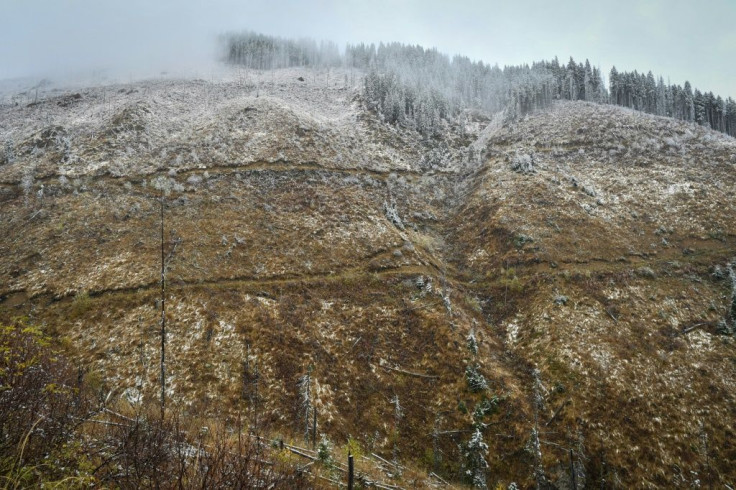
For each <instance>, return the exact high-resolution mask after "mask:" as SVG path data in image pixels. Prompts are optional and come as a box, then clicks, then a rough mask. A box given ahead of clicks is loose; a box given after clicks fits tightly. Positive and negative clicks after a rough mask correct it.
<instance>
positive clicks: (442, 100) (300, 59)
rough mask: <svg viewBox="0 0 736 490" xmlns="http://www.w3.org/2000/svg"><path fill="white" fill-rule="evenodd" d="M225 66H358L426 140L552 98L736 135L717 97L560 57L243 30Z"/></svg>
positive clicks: (383, 104)
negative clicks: (479, 55)
mask: <svg viewBox="0 0 736 490" xmlns="http://www.w3.org/2000/svg"><path fill="white" fill-rule="evenodd" d="M221 40H222V42H223V46H224V53H225V54H224V58H225V61H226V62H228V63H231V64H235V65H239V66H243V67H245V68H248V69H256V70H270V69H277V68H289V67H312V68H348V69H349V68H354V69H360V70H363V71H365V73H366V75H365V77H364V79H363V95H364V96H365V100H366V102H367V103H368V105H369V107H370V108H371V109H373V110H375V111H376V112H377V113H378V114H380V115H381V116H382V118H383V119H384V120H385V121H387V122H389V123H391V124H397V125H400V126H403V127H410V128H414V129H416V130H417V131H419V132H420V133H422V134H423V135H425V136H432V135H434V134H436V133H437V132H438V131H439V130H440V129H441V127H442V121H452V120H453V119H454V118H455V117H457V116H458V115H459V114H461V113H462V112H463V111H467V110H480V111H484V112H489V113H497V112H499V111H506V117H507V118H508V119H515V118H517V117H520V116H523V115H525V114H528V113H530V112H533V111H536V110H539V109H543V108H545V107H547V106H549V105H550V104H551V103H552V102H553V101H554V100H583V101H588V102H593V103H599V104H606V103H610V104H615V105H620V106H623V107H628V108H630V109H634V110H638V111H642V112H646V113H650V114H656V115H659V116H667V117H672V118H675V119H680V120H684V121H689V122H695V123H697V124H700V125H703V126H707V127H710V128H712V129H715V130H718V131H721V132H724V133H727V134H729V135H731V136H736V102H734V100H733V99H732V98H730V97H729V98H728V99H726V100H724V99H722V98H721V97H720V96H715V95H714V94H713V93H712V92H706V93H703V92H700V91H699V90H697V89H693V88H692V86H691V85H690V83H689V82H685V84H684V86H682V87H681V86H680V85H674V84H673V85H670V84H665V83H664V80H663V78H662V77H659V78H658V79H655V77H654V75H653V74H652V72H651V71H650V72H649V73H647V74H646V75H644V74H643V73H638V72H636V71H634V72H618V71H617V70H616V68H615V67H614V68H613V69H612V70H611V72H610V74H609V82H610V91H609V90H608V89H607V87H606V85H605V83H604V81H603V75H602V73H601V71H600V69H599V68H597V67H596V66H593V65H591V63H590V61H588V60H585V63H581V62H576V61H575V60H574V59H573V58H572V57H571V58H570V59H569V60H568V62H567V63H561V62H560V61H559V60H558V59H557V58H555V59H553V60H551V61H539V62H535V63H532V64H531V65H528V64H524V65H517V66H505V67H504V68H500V67H499V66H498V65H494V66H491V65H489V64H486V63H484V62H482V61H472V60H471V59H470V58H468V57H466V56H453V57H450V56H448V55H446V54H443V53H440V52H439V51H437V49H435V48H431V49H427V48H423V47H421V46H418V45H408V44H402V43H387V44H385V43H380V44H378V45H377V46H376V45H375V44H370V45H368V44H363V43H360V44H348V45H347V46H346V47H345V50H344V51H342V52H341V51H340V49H339V48H338V46H337V45H336V44H335V43H332V42H324V41H323V42H320V43H317V42H316V41H314V40H311V39H300V40H293V39H283V38H279V37H273V36H266V35H262V34H257V33H252V32H245V33H241V34H226V35H224V36H222V39H221Z"/></svg>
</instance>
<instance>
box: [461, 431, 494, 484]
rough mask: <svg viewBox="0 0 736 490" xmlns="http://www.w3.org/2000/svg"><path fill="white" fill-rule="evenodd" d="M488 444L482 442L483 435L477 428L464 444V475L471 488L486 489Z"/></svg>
mask: <svg viewBox="0 0 736 490" xmlns="http://www.w3.org/2000/svg"><path fill="white" fill-rule="evenodd" d="M487 455H488V444H486V443H485V441H484V440H483V434H482V433H481V431H480V429H479V428H478V427H476V428H475V432H473V435H472V436H471V437H470V440H469V441H468V442H467V443H466V444H465V448H464V451H463V456H464V457H465V475H466V476H467V477H468V479H469V480H470V481H471V483H472V485H473V488H488V483H487V481H486V474H487V472H488V462H487V461H486V456H487Z"/></svg>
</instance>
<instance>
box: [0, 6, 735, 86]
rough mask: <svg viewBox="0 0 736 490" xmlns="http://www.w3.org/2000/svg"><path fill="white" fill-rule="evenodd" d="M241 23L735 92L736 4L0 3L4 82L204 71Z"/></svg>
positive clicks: (0, 65)
mask: <svg viewBox="0 0 736 490" xmlns="http://www.w3.org/2000/svg"><path fill="white" fill-rule="evenodd" d="M243 29H249V30H254V31H257V32H262V33H265V34H274V35H279V36H288V37H305V36H306V37H313V38H315V39H318V40H320V39H329V40H333V41H336V42H338V43H339V44H340V45H343V44H344V43H345V42H360V41H365V42H379V41H401V42H406V43H415V44H421V45H423V46H425V47H437V48H438V49H439V50H440V51H443V52H446V53H448V54H464V55H467V56H469V57H471V58H473V59H482V60H484V61H486V62H489V63H491V64H494V63H498V64H499V65H500V66H503V65H505V64H518V63H524V62H531V61H535V60H539V59H550V58H552V57H554V56H555V55H557V56H559V57H560V60H561V61H567V59H568V58H569V56H571V55H572V56H573V57H574V58H575V59H576V60H578V61H584V59H585V58H588V59H590V61H591V63H592V64H594V65H598V66H600V67H601V68H602V69H603V72H604V74H605V75H606V76H607V74H608V72H609V70H610V68H611V66H612V65H615V66H616V67H617V68H618V69H619V71H620V70H634V69H636V70H639V71H642V70H643V71H647V70H650V69H651V70H652V71H653V72H654V73H655V75H662V76H664V77H665V79H667V78H668V77H669V79H670V80H671V82H672V83H679V84H682V83H684V81H685V80H690V82H691V83H692V84H693V85H694V86H695V87H697V88H700V89H701V90H712V91H714V92H715V93H717V94H720V95H723V96H733V97H736V0H638V1H635V0H604V1H600V0H584V1H583V0H507V1H498V0H485V1H482V0H455V1H448V0H404V1H386V0H362V1H357V0H344V1H339V0H312V1H307V0H0V79H4V78H15V77H25V76H32V77H41V76H51V77H53V76H59V75H77V74H80V73H83V72H92V71H93V70H97V71H100V70H106V71H107V72H109V73H115V74H117V75H118V76H123V75H127V74H128V73H130V75H131V76H138V74H144V73H145V74H151V73H158V72H160V71H169V72H175V73H177V72H178V73H192V74H194V73H196V74H198V75H199V76H206V74H207V73H208V70H212V60H213V59H214V57H215V53H214V51H215V49H214V46H215V38H216V36H217V34H219V33H221V32H223V31H231V30H243Z"/></svg>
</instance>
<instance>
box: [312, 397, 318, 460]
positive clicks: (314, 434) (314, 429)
mask: <svg viewBox="0 0 736 490" xmlns="http://www.w3.org/2000/svg"><path fill="white" fill-rule="evenodd" d="M316 447H317V407H312V449H313V450H314V449H315V448H316Z"/></svg>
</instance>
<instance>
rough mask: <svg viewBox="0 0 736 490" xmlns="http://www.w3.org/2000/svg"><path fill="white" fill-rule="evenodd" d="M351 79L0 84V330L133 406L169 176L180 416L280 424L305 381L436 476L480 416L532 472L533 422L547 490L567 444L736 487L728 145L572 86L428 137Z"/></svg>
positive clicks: (331, 430)
mask: <svg viewBox="0 0 736 490" xmlns="http://www.w3.org/2000/svg"><path fill="white" fill-rule="evenodd" d="M357 75H358V78H357V79H356V73H355V72H354V71H352V70H347V71H341V70H329V71H328V70H324V71H315V70H300V69H281V70H275V71H271V72H262V73H259V72H254V71H250V72H249V71H238V72H236V71H233V75H232V76H231V77H229V78H228V79H225V80H221V81H203V80H192V81H176V80H168V81H164V80H161V81H148V82H139V83H133V84H125V85H114V86H105V87H96V88H87V89H83V90H79V91H76V92H68V91H66V92H64V91H60V92H58V93H48V94H46V96H45V97H42V98H41V99H40V100H39V101H37V102H33V103H30V104H27V103H21V102H20V101H19V100H18V99H16V100H14V99H12V98H8V99H6V102H5V103H4V104H3V105H1V106H0V140H2V141H4V142H7V143H6V144H5V146H4V149H3V152H2V154H0V162H5V163H4V164H2V165H0V209H1V212H0V254H2V256H3V258H4V260H3V261H2V262H1V263H0V321H2V322H4V323H7V322H10V321H11V320H12V318H14V317H16V316H19V315H24V316H27V317H28V318H29V321H30V322H32V323H34V324H38V325H41V326H42V327H43V328H44V329H45V330H46V331H47V332H48V333H51V334H53V335H55V336H57V337H58V338H62V339H64V340H65V341H66V342H67V343H68V345H69V350H70V352H71V353H73V355H74V356H76V358H77V359H78V361H79V363H80V365H81V366H83V367H84V369H88V370H90V371H94V372H97V373H99V375H100V377H101V378H102V379H103V380H104V384H105V386H106V387H108V388H109V389H112V390H113V393H114V394H115V396H116V397H118V398H120V399H121V400H123V401H124V402H125V403H129V404H131V405H133V406H135V405H136V404H138V403H139V402H140V400H141V397H143V398H145V399H150V400H155V399H156V397H157V395H158V391H157V390H158V389H159V382H158V378H157V376H158V372H159V371H158V359H159V350H158V349H159V337H158V336H159V317H160V305H159V303H158V302H157V301H158V298H159V296H160V261H161V235H160V226H161V223H160V216H161V214H160V213H161V209H160V206H161V196H162V194H165V196H164V203H165V204H164V213H163V214H164V248H165V255H166V260H167V285H166V308H167V319H168V320H167V321H168V337H167V349H168V350H167V356H168V361H167V372H168V379H167V385H168V394H169V396H170V398H171V400H172V403H173V404H174V405H175V406H177V407H179V409H180V410H181V411H182V412H183V413H185V414H190V415H192V416H196V417H199V416H208V417H212V418H216V419H218V420H221V421H223V422H224V423H233V424H234V423H235V421H236V420H237V419H238V417H246V418H247V419H248V421H249V423H250V424H258V425H260V426H263V427H268V429H269V430H271V431H275V432H284V433H289V434H292V435H296V436H299V435H301V434H303V432H304V427H305V420H304V417H303V403H302V400H301V395H302V394H301V393H300V388H299V386H298V382H299V379H300V378H301V377H302V376H304V375H305V374H307V373H308V372H310V373H311V378H310V380H311V381H312V388H313V393H314V398H313V404H314V406H315V407H316V408H317V413H318V426H319V429H318V432H319V433H320V434H326V435H327V436H328V437H329V438H330V439H331V440H333V441H337V442H339V443H344V442H345V441H347V439H348V438H349V437H351V438H354V439H356V440H357V441H358V442H359V443H360V445H361V446H362V447H363V448H364V449H365V450H366V451H370V452H374V453H377V454H379V455H381V456H383V457H384V458H386V459H391V458H394V457H395V458H397V459H398V460H400V461H402V462H406V463H411V464H413V465H416V466H420V467H422V468H426V469H427V470H434V471H435V472H437V473H438V474H440V475H442V476H443V478H446V479H451V480H453V481H460V479H461V477H462V471H463V470H462V461H463V455H462V454H461V450H460V449H459V447H458V445H459V444H465V443H466V442H467V441H468V440H469V439H470V438H471V435H472V433H473V430H474V427H476V426H482V427H483V430H482V435H483V438H484V440H485V442H486V443H487V444H488V445H489V452H488V455H487V461H488V465H489V469H488V482H489V484H495V483H496V482H499V483H502V484H504V485H508V484H510V483H511V482H512V481H514V482H516V483H518V484H519V485H520V486H521V487H530V486H532V485H533V483H534V468H535V466H536V465H537V463H536V461H535V460H536V457H535V453H536V452H535V451H534V449H533V446H534V444H533V443H530V441H533V437H532V433H533V429H534V425H535V419H536V420H537V421H538V422H537V426H538V428H539V434H540V439H541V446H540V447H541V455H542V460H541V466H542V468H543V470H544V473H545V476H546V478H547V479H548V480H549V481H550V482H552V483H553V484H555V485H557V487H558V488H569V487H570V483H569V476H568V468H569V459H568V458H569V456H568V449H572V450H573V451H574V454H575V459H576V465H577V467H576V468H577V472H578V484H579V485H580V484H581V483H582V482H584V483H585V484H586V485H589V486H591V487H592V486H595V487H599V486H601V485H604V486H607V487H612V488H628V487H632V486H636V487H648V488H671V487H685V486H691V485H694V484H695V483H694V482H695V480H698V481H699V482H700V484H705V483H706V482H707V483H713V484H716V483H718V484H720V485H726V484H728V485H731V486H734V485H735V484H736V483H735V482H736V469H735V468H736V466H735V465H734V464H733V462H734V461H735V460H736V447H735V446H734V443H733V441H734V422H733V421H734V420H736V345H735V344H734V340H735V339H734V335H733V329H734V321H736V319H735V318H734V316H735V315H736V311H734V307H733V306H732V302H733V298H734V295H736V292H735V291H734V287H735V286H736V275H735V273H734V271H733V269H730V270H731V272H730V274H729V266H728V265H727V264H729V262H730V261H732V260H734V257H736V224H735V223H734V220H733V217H734V216H736V140H734V139H733V138H731V137H728V136H726V135H724V134H721V133H718V132H715V131H712V130H709V129H705V128H702V127H700V126H695V125H693V124H689V123H684V122H680V121H674V120H672V119H666V118H661V117H657V116H651V115H646V114H643V113H639V112H633V111H631V110H628V109H624V108H620V107H613V106H607V105H597V104H592V103H586V102H569V101H560V102H556V103H554V104H552V106H551V107H549V108H547V109H545V110H543V111H539V112H536V113H534V114H532V115H528V116H526V117H524V118H521V119H519V120H517V121H515V122H506V123H503V121H502V118H501V117H496V118H489V117H486V116H483V115H481V114H477V113H472V112H468V113H467V114H465V116H464V118H463V119H462V121H463V123H448V122H447V121H445V120H443V121H442V122H441V124H442V125H443V131H442V132H441V133H439V134H437V135H435V136H432V137H430V138H426V137H424V136H422V135H420V134H419V133H417V132H416V131H413V130H410V129H407V128H401V127H397V126H394V125H390V124H387V123H385V122H383V121H382V120H381V118H380V117H378V116H377V115H376V114H375V113H374V112H373V111H370V110H368V108H367V107H366V104H365V102H364V101H363V98H362V96H361V92H360V91H359V90H358V88H357V87H358V86H359V83H360V80H359V73H358V74H357ZM458 120H460V119H458ZM471 339H472V340H471ZM475 344H477V349H476V348H475V347H474V345H475ZM535 369H536V370H538V375H537V374H535ZM256 380H257V383H256V382H254V381H256ZM479 380H480V381H479ZM469 381H470V382H469ZM484 384H485V385H486V386H483V385H484ZM535 400H536V401H535ZM704 441H707V443H705V444H704ZM603 482H605V483H603ZM398 484H400V485H402V486H409V483H408V482H401V481H399V483H398Z"/></svg>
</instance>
